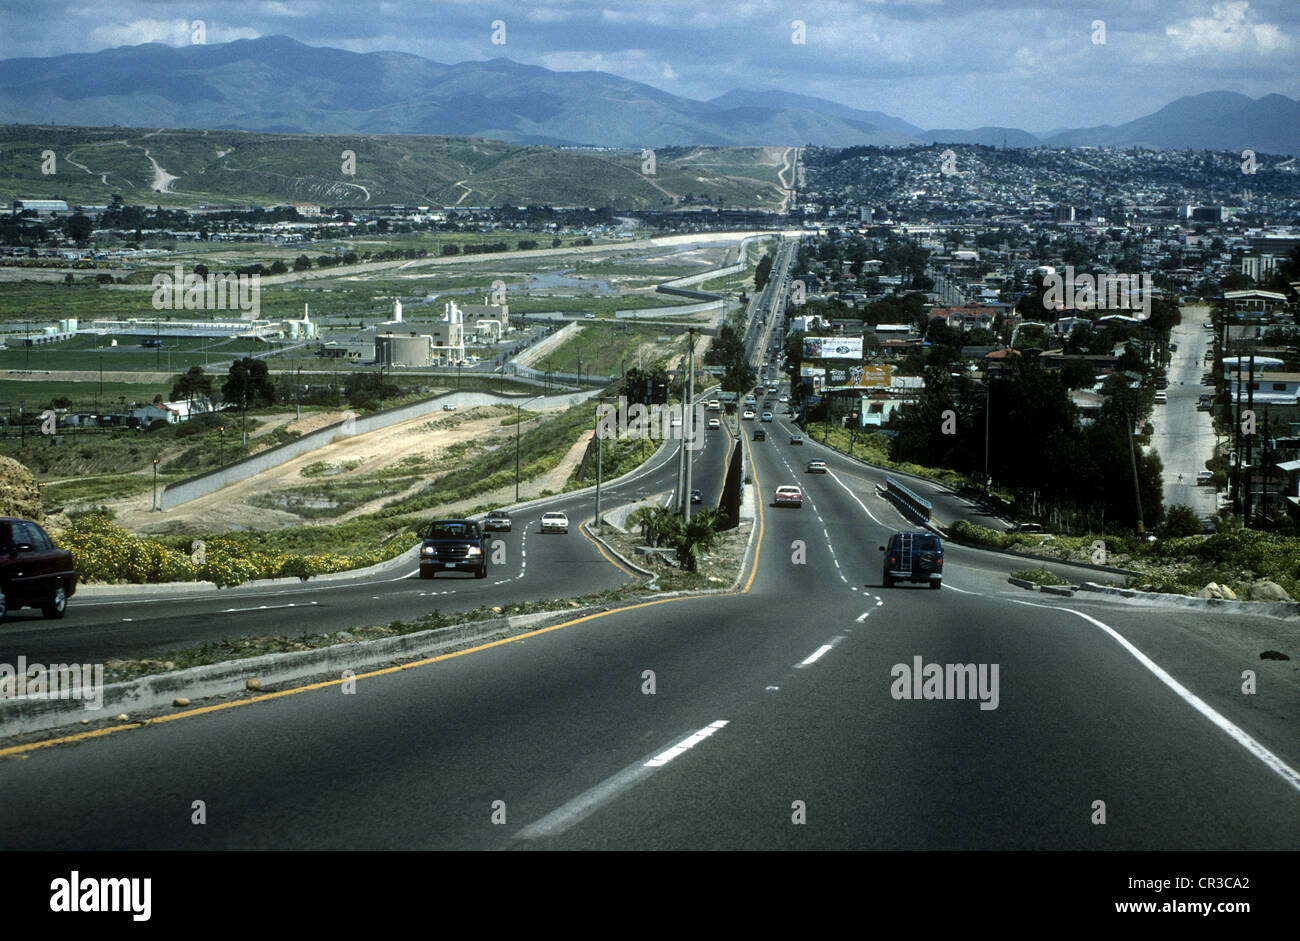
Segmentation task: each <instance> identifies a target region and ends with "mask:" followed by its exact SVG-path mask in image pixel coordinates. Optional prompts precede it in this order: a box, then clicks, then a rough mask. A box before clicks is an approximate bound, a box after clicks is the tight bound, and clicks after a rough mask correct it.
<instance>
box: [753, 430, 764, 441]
mask: <svg viewBox="0 0 1300 941" xmlns="http://www.w3.org/2000/svg"><path fill="white" fill-rule="evenodd" d="M754 440H755V441H766V440H767V432H766V431H764V430H763V429H762V428H756V429H754Z"/></svg>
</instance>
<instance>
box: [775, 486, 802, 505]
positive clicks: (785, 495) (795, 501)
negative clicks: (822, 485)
mask: <svg viewBox="0 0 1300 941" xmlns="http://www.w3.org/2000/svg"><path fill="white" fill-rule="evenodd" d="M772 505H773V506H800V507H801V506H803V491H802V490H800V489H799V488H798V487H789V486H787V487H777V488H776V495H775V496H773V497H772Z"/></svg>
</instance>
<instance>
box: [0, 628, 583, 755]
mask: <svg viewBox="0 0 1300 941" xmlns="http://www.w3.org/2000/svg"><path fill="white" fill-rule="evenodd" d="M601 610H604V608H603V607H583V608H568V609H564V610H560V611H543V612H539V613H536V614H521V615H513V616H509V617H501V618H492V619H491V620H486V621H473V622H470V623H466V624H453V625H450V626H448V627H440V628H435V629H432V630H427V631H418V632H416V633H413V634H403V635H400V636H397V637H382V638H378V639H375V640H368V641H358V642H354V643H343V644H333V645H331V646H329V647H321V648H318V649H316V650H302V651H294V652H292V653H277V654H265V655H263V656H260V657H248V658H247V659H244V660H231V661H226V662H224V663H214V664H210V665H207V666H201V667H191V668H189V669H185V670H174V671H171V672H168V673H162V674H156V675H152V676H145V677H141V678H139V679H134V680H127V681H124V682H121V683H112V684H109V685H107V686H104V687H103V688H102V700H101V701H99V702H98V703H97V704H96V703H95V702H88V698H90V697H95V694H96V693H97V692H99V691H98V690H95V689H93V688H79V687H78V686H77V685H75V683H74V684H68V683H67V681H66V680H65V681H64V684H65V685H63V686H62V689H61V692H59V695H62V694H63V693H69V692H73V693H77V694H78V695H77V698H52V694H54V693H56V691H55V690H54V688H53V684H54V680H53V677H52V676H51V675H50V674H48V673H47V675H46V680H45V682H44V683H43V684H42V687H41V691H39V692H37V691H32V692H30V693H29V694H28V695H25V696H21V697H19V696H11V698H8V699H0V736H15V735H23V734H27V733H32V732H43V731H48V730H50V729H56V728H60V727H64V726H73V727H74V729H75V727H76V726H78V725H81V724H82V723H83V722H95V721H99V720H106V719H107V720H111V719H113V718H114V717H116V716H119V715H121V714H123V713H125V714H127V715H128V716H129V715H131V713H133V712H134V713H141V712H148V711H150V710H158V709H166V708H186V707H188V706H190V705H192V704H193V705H195V706H196V707H198V706H202V705H203V704H202V703H196V701H197V700H201V699H204V698H209V697H211V698H216V697H218V696H232V695H238V694H241V693H243V692H245V691H248V690H255V691H256V690H260V691H262V692H267V691H274V688H279V689H287V688H290V687H292V686H294V685H305V684H306V683H307V681H309V680H313V679H315V680H325V681H328V680H339V679H342V676H343V672H344V671H345V670H351V671H353V672H354V673H361V672H364V671H366V670H370V669H374V668H377V667H381V666H385V665H398V663H397V662H398V661H401V660H410V659H412V658H415V659H423V658H425V657H427V656H430V655H433V654H436V653H438V652H439V651H445V650H448V649H449V648H451V647H456V646H461V645H464V644H470V643H474V642H478V641H486V640H489V639H491V638H493V637H495V636H508V635H509V634H510V633H511V632H514V631H518V630H521V629H524V630H538V629H541V628H544V627H550V626H552V625H554V624H561V623H563V622H564V621H567V620H571V619H573V618H575V617H582V616H583V615H586V614H592V613H594V612H597V611H601ZM80 672H81V671H80V670H77V672H76V675H77V676H78V677H79V675H80ZM70 686H71V689H70V688H69V687H70ZM95 698H98V697H95ZM179 699H184V700H188V701H189V702H188V703H184V704H182V705H180V706H177V705H176V703H177V700H179ZM87 705H90V706H92V707H94V708H87ZM134 721H140V722H145V723H147V722H148V719H139V720H134Z"/></svg>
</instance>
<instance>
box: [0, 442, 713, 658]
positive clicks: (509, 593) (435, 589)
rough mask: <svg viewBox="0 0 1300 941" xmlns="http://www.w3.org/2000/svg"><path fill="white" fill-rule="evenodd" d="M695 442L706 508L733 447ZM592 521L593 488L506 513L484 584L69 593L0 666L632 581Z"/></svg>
mask: <svg viewBox="0 0 1300 941" xmlns="http://www.w3.org/2000/svg"><path fill="white" fill-rule="evenodd" d="M704 441H705V444H704V447H703V448H702V449H701V450H699V451H697V452H695V453H694V454H693V473H694V478H695V482H694V486H696V487H698V488H700V489H701V490H702V491H703V497H704V505H706V506H707V505H717V503H718V500H719V498H720V495H721V489H722V476H723V472H724V469H725V466H726V461H727V459H728V456H729V455H730V453H731V444H732V441H733V439H732V437H731V435H730V433H729V432H727V431H726V430H725V429H722V430H718V431H710V432H706V434H705V439H704ZM679 450H680V445H679V444H678V443H676V442H674V443H672V445H670V446H669V447H668V448H666V449H665V450H664V452H663V453H661V454H659V455H656V457H654V458H653V459H652V460H651V461H650V462H648V464H647V465H646V466H645V467H644V468H642V469H641V470H639V471H637V472H635V473H634V474H632V475H630V476H629V477H628V478H626V479H624V480H622V481H619V482H616V483H614V484H613V485H611V486H608V487H603V488H602V491H601V504H602V507H603V508H605V509H609V508H611V507H613V506H616V505H618V504H619V503H630V502H632V501H634V500H636V499H639V498H641V497H645V496H649V495H651V494H656V493H661V492H665V491H672V490H673V489H674V488H675V486H676V482H677V454H678V452H679ZM548 510H560V511H562V512H564V513H566V514H568V516H569V522H570V524H571V526H570V531H569V533H568V534H567V535H561V534H557V533H548V534H547V535H545V536H543V535H542V534H541V533H540V532H539V531H538V527H539V524H540V520H541V516H542V513H544V512H546V511H548ZM594 514H595V494H594V492H585V493H580V494H576V495H573V496H568V497H558V498H556V499H555V500H553V501H547V502H546V503H545V504H544V505H536V506H532V507H528V508H526V509H523V510H520V511H518V512H517V513H515V514H513V516H512V521H513V527H512V531H511V532H509V533H494V534H493V538H494V539H500V540H501V541H502V542H503V543H504V544H505V558H506V564H505V565H496V566H490V567H489V569H488V577H487V578H486V579H476V578H474V576H473V575H472V574H470V573H465V574H463V575H462V574H457V573H443V574H440V575H438V576H437V577H436V578H433V579H421V578H419V573H418V570H417V566H416V564H414V563H412V564H410V565H409V566H406V567H405V568H401V567H395V568H394V569H393V570H392V571H390V572H388V573H386V574H384V575H381V576H376V577H374V578H369V579H366V578H357V579H346V580H342V581H335V582H318V583H310V582H309V583H304V584H300V585H290V586H277V587H250V588H231V589H223V590H221V591H211V590H208V591H202V592H195V593H191V594H183V595H175V594H171V595H163V596H157V595H154V596H152V597H150V596H149V595H148V593H147V591H146V590H142V591H141V593H140V594H139V595H136V596H134V597H132V596H126V597H118V596H115V597H112V598H107V597H97V598H88V597H83V596H81V595H74V596H73V598H72V601H71V602H70V603H69V605H68V613H67V616H66V617H65V618H64V619H63V620H61V621H49V620H46V619H45V618H43V617H42V616H41V613H40V611H38V610H35V609H27V608H24V609H21V610H19V611H15V612H12V613H10V614H9V615H8V616H7V617H6V619H5V622H4V625H3V629H0V663H15V662H17V660H16V658H17V657H18V656H19V655H23V656H26V657H27V659H28V661H29V662H38V663H65V662H71V663H92V662H103V661H104V660H108V659H111V658H121V659H128V658H137V657H157V656H160V655H162V654H165V653H167V652H169V651H175V650H178V649H181V648H185V647H196V646H198V645H199V644H201V643H204V642H216V641H220V640H223V639H225V638H235V637H249V636H257V635H267V634H271V635H281V634H294V633H298V632H300V631H306V632H312V633H318V632H324V631H342V630H347V629H349V628H352V627H363V626H367V625H376V624H387V623H388V622H390V621H393V620H395V619H399V618H402V619H407V618H412V617H417V616H419V615H421V614H426V613H428V612H429V611H432V610H435V609H436V610H440V611H466V610H470V609H472V608H477V607H480V606H484V605H498V604H508V603H511V602H519V601H536V600H540V599H545V598H554V597H556V595H557V593H559V592H560V591H563V593H564V594H565V595H566V596H575V595H583V594H588V593H591V592H597V591H604V590H607V589H611V588H617V587H619V586H620V585H624V584H627V583H629V582H631V581H634V580H636V576H635V575H634V574H633V573H631V572H629V571H628V570H626V569H624V568H623V567H621V566H619V565H617V564H615V563H614V562H613V561H611V559H610V558H609V557H608V556H607V555H606V554H604V553H603V552H602V551H601V550H600V549H599V547H598V546H597V545H596V544H595V543H594V542H592V541H591V540H590V539H589V538H587V537H586V536H585V535H584V534H582V533H581V532H579V530H578V523H579V522H580V521H581V520H583V519H587V518H589V517H591V516H594ZM557 586H562V587H561V588H557Z"/></svg>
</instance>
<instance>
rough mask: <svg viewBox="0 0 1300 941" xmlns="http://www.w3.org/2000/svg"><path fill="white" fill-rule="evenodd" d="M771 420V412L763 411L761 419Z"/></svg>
mask: <svg viewBox="0 0 1300 941" xmlns="http://www.w3.org/2000/svg"><path fill="white" fill-rule="evenodd" d="M771 420H772V413H771V412H764V413H763V421H771Z"/></svg>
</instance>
